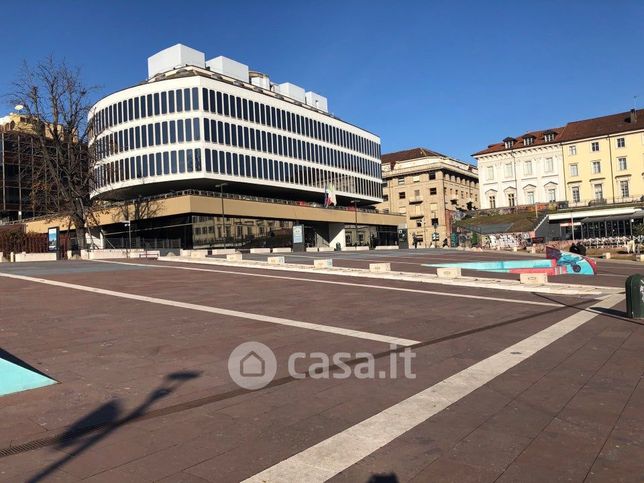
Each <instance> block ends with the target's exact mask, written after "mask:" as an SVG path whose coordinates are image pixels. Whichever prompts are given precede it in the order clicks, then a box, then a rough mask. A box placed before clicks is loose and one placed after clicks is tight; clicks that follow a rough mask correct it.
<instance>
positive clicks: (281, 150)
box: [95, 117, 381, 178]
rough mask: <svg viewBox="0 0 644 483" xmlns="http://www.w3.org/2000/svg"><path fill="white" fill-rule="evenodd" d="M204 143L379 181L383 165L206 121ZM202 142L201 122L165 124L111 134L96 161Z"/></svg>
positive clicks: (98, 148)
mask: <svg viewBox="0 0 644 483" xmlns="http://www.w3.org/2000/svg"><path fill="white" fill-rule="evenodd" d="M203 138H204V140H205V141H208V142H213V143H218V144H225V145H228V146H234V147H243V148H245V149H252V150H255V151H262V152H265V153H270V154H274V155H280V156H286V157H290V158H294V159H300V160H303V161H310V162H313V163H317V164H323V165H325V166H333V167H336V168H341V169H346V170H349V171H353V172H356V173H361V174H364V175H368V176H372V177H374V178H380V176H381V173H380V168H381V165H380V163H377V162H375V161H371V160H369V159H366V158H363V157H360V156H357V155H354V154H349V153H347V152H345V151H339V150H336V149H333V148H328V147H325V146H320V145H319V144H314V143H310V142H308V141H302V140H299V139H293V138H291V137H287V136H282V135H281V134H274V133H270V132H266V131H260V130H259V129H254V128H249V127H244V126H237V125H235V124H231V123H228V122H222V121H215V120H214V119H207V118H206V119H204V120H203ZM200 139H201V129H200V122H199V118H196V117H195V118H192V119H185V120H183V119H178V120H176V121H174V120H173V121H163V122H157V123H154V124H147V125H143V126H135V127H130V128H126V129H122V130H119V131H117V132H113V133H109V134H107V135H106V136H104V137H102V138H100V139H99V140H97V141H96V144H95V146H96V155H97V159H98V160H101V159H103V158H105V157H107V156H111V155H115V154H119V153H122V152H127V151H129V150H133V149H139V148H146V147H149V146H150V147H151V146H161V145H167V144H175V143H182V142H190V141H199V140H200Z"/></svg>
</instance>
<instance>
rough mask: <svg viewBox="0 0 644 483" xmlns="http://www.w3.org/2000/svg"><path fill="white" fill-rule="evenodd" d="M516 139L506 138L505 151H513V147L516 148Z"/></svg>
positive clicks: (504, 142) (504, 141)
mask: <svg viewBox="0 0 644 483" xmlns="http://www.w3.org/2000/svg"><path fill="white" fill-rule="evenodd" d="M515 141H516V139H514V138H505V139H504V140H503V144H504V145H505V149H512V146H514V142H515Z"/></svg>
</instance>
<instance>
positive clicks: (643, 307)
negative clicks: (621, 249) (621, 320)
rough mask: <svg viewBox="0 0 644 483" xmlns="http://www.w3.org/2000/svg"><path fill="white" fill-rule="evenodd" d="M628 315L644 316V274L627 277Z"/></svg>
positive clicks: (638, 317) (633, 316)
mask: <svg viewBox="0 0 644 483" xmlns="http://www.w3.org/2000/svg"><path fill="white" fill-rule="evenodd" d="M626 316H627V317H628V318H630V319H642V318H644V276H642V275H640V274H639V273H636V274H635V275H631V276H630V277H628V278H627V279H626Z"/></svg>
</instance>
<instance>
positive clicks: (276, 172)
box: [204, 149, 380, 198]
mask: <svg viewBox="0 0 644 483" xmlns="http://www.w3.org/2000/svg"><path fill="white" fill-rule="evenodd" d="M204 154H205V156H204V158H205V163H204V164H205V168H206V172H207V173H217V174H225V175H229V176H245V177H249V178H256V179H264V180H268V181H278V182H281V183H290V184H298V185H302V186H312V187H317V188H324V187H325V186H327V185H329V184H330V183H333V185H334V187H335V189H336V190H338V191H344V192H347V193H355V194H360V195H365V196H370V197H374V198H375V197H377V196H379V193H378V189H380V183H379V182H376V181H368V180H365V179H364V178H360V177H356V176H351V175H347V174H342V173H337V172H335V171H328V170H325V169H323V168H315V167H311V166H302V165H300V164H296V163H290V162H288V161H280V160H275V159H270V158H263V157H257V156H250V155H248V154H237V153H231V152H227V151H219V150H215V149H206V150H205V153H204Z"/></svg>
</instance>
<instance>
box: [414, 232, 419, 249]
mask: <svg viewBox="0 0 644 483" xmlns="http://www.w3.org/2000/svg"><path fill="white" fill-rule="evenodd" d="M416 248H418V237H417V236H416V235H414V249H416Z"/></svg>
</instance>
